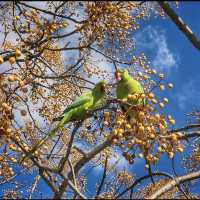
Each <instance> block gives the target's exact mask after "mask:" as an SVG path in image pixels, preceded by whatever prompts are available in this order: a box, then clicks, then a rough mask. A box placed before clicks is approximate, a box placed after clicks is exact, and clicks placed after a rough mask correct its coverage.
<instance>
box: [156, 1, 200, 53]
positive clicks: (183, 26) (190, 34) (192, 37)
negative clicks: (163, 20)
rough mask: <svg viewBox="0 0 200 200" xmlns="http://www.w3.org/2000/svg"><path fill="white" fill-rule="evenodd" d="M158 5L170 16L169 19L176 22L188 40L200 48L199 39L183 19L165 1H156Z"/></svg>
mask: <svg viewBox="0 0 200 200" xmlns="http://www.w3.org/2000/svg"><path fill="white" fill-rule="evenodd" d="M158 4H159V5H160V7H161V8H162V9H163V10H164V12H165V13H166V14H167V15H168V16H169V17H170V19H171V20H172V21H173V22H174V23H175V24H176V26H177V27H178V28H179V29H180V30H181V32H182V33H183V34H184V35H185V36H186V37H187V38H188V40H189V41H190V42H191V43H192V44H193V46H194V47H196V48H197V49H198V50H200V40H198V38H197V37H196V36H195V34H194V33H193V32H192V30H191V29H190V28H189V27H188V26H187V25H186V24H185V23H184V21H183V20H182V19H181V18H180V17H179V16H178V15H177V14H176V13H175V12H174V10H173V9H172V8H171V7H170V5H169V3H168V2H167V1H158Z"/></svg>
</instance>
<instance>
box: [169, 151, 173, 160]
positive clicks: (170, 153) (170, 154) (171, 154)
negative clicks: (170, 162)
mask: <svg viewBox="0 0 200 200" xmlns="http://www.w3.org/2000/svg"><path fill="white" fill-rule="evenodd" d="M168 156H169V158H170V159H172V158H173V157H174V153H173V152H171V151H170V152H169V153H168Z"/></svg>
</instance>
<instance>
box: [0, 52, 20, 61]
mask: <svg viewBox="0 0 200 200" xmlns="http://www.w3.org/2000/svg"><path fill="white" fill-rule="evenodd" d="M21 55H22V53H21V51H20V50H19V49H16V50H15V56H11V57H10V58H9V59H8V61H9V63H10V64H11V65H12V64H14V63H15V62H16V58H18V57H20V56H21ZM3 63H4V59H3V57H2V56H0V64H3Z"/></svg>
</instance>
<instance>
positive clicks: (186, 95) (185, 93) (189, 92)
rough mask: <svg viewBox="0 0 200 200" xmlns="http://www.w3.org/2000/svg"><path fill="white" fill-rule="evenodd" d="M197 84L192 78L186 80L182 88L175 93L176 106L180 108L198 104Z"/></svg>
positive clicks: (199, 99) (199, 97)
mask: <svg viewBox="0 0 200 200" xmlns="http://www.w3.org/2000/svg"><path fill="white" fill-rule="evenodd" d="M198 85H199V83H198V82H197V81H194V80H192V81H190V82H186V84H184V85H183V87H182V90H181V91H180V92H179V93H177V94H176V96H175V98H176V99H177V101H178V106H179V108H180V109H181V110H185V109H186V108H187V107H190V108H191V106H195V105H198V103H199V101H200V91H199V89H198ZM196 86H197V87H196Z"/></svg>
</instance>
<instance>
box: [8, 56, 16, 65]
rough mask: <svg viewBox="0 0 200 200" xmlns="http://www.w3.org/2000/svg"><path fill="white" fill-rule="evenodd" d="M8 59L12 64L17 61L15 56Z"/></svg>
mask: <svg viewBox="0 0 200 200" xmlns="http://www.w3.org/2000/svg"><path fill="white" fill-rule="evenodd" d="M8 61H9V63H10V64H11V65H12V64H14V63H15V61H16V60H15V57H10V58H9V60H8Z"/></svg>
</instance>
